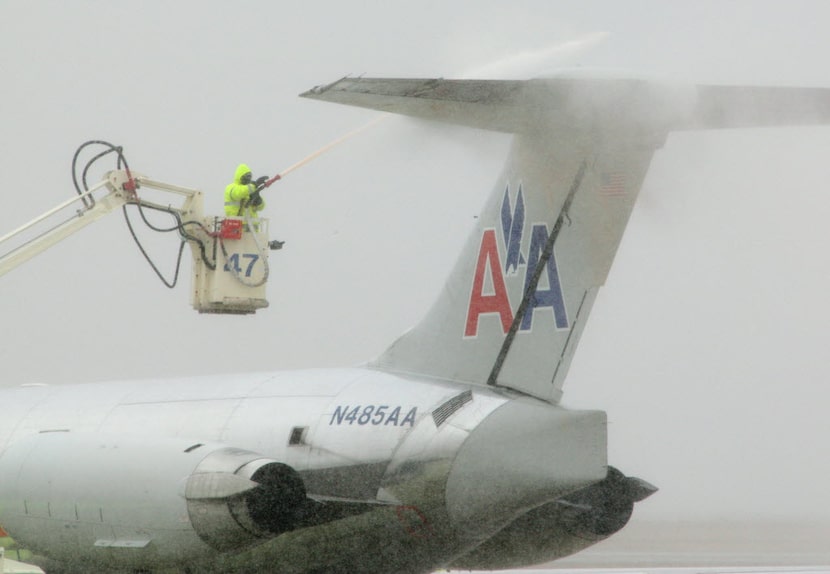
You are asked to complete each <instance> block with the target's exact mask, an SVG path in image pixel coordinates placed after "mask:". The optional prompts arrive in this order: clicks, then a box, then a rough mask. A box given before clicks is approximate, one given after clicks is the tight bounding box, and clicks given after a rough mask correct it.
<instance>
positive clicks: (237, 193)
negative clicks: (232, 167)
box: [225, 163, 268, 219]
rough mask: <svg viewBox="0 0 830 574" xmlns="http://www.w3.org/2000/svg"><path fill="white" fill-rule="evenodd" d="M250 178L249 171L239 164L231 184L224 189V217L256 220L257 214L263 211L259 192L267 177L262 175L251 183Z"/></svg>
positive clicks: (263, 203)
mask: <svg viewBox="0 0 830 574" xmlns="http://www.w3.org/2000/svg"><path fill="white" fill-rule="evenodd" d="M251 177H252V176H251V169H250V168H249V167H248V166H247V165H245V164H244V163H241V164H239V167H237V168H236V173H235V174H234V176H233V183H231V184H229V185H228V186H227V187H226V188H225V215H227V216H229V217H248V218H250V219H256V218H257V213H259V212H260V211H262V210H263V209H265V201H264V200H263V199H262V196H261V195H260V194H259V190H260V189H261V187H262V185H263V184H264V183H265V182H266V181H268V176H267V175H263V176H262V177H260V178H259V179H257V180H256V181H251Z"/></svg>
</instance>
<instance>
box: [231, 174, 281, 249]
mask: <svg viewBox="0 0 830 574" xmlns="http://www.w3.org/2000/svg"><path fill="white" fill-rule="evenodd" d="M276 179H279V177H278V176H275V178H274V180H276ZM267 181H268V176H267V175H263V176H262V177H260V178H258V179H256V180H254V181H252V175H251V169H250V168H249V167H248V166H247V165H245V164H244V163H241V164H239V166H238V167H237V168H236V173H235V174H234V176H233V183H231V184H228V186H227V187H226V188H225V215H226V216H227V217H244V218H245V219H246V220H247V221H248V222H249V223H250V224H251V225H252V226H253V228H254V229H255V230H258V229H259V215H258V214H259V212H260V211H262V210H263V209H265V200H264V199H262V195H261V194H260V192H261V191H262V190H263V189H264V187H265V182H267ZM245 227H246V228H247V224H246V226H245ZM268 246H269V247H270V248H271V249H280V248H281V247H282V246H283V242H282V241H276V240H274V241H270V242H269V243H268Z"/></svg>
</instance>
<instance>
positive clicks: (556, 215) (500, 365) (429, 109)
mask: <svg viewBox="0 0 830 574" xmlns="http://www.w3.org/2000/svg"><path fill="white" fill-rule="evenodd" d="M741 90H746V89H745V88H720V87H697V88H696V87H692V86H690V87H687V88H681V89H676V88H669V87H667V86H665V85H662V84H655V83H650V82H646V81H643V80H623V79H586V78H552V79H539V80H529V81H498V80H409V79H363V78H358V79H349V78H347V79H343V80H340V81H338V82H335V83H334V84H330V85H328V86H323V87H318V88H315V89H313V90H311V91H309V92H306V93H304V94H302V95H303V96H305V97H309V98H313V99H322V100H328V101H335V102H339V103H346V104H351V105H357V106H362V107H369V108H373V109H379V110H382V111H388V112H395V113H401V114H406V115H411V116H415V117H420V118H425V119H429V120H438V121H444V122H450V123H455V124H461V125H466V126H470V127H475V128H481V129H489V130H496V131H503V132H508V133H513V134H515V136H514V140H513V144H512V149H511V151H510V154H509V157H508V159H507V163H506V165H505V167H504V170H503V172H502V174H501V175H500V177H499V178H498V180H497V181H496V184H495V186H494V188H493V190H492V192H491V194H490V196H489V199H488V200H487V202H486V205H485V207H484V211H483V213H482V214H481V216H480V217H479V218H478V224H477V226H476V228H475V229H474V230H473V232H472V234H471V235H470V237H469V238H468V240H467V242H466V244H465V246H464V248H463V250H462V251H461V254H460V256H459V259H458V261H457V263H456V265H455V267H454V268H453V271H452V273H451V274H450V277H449V278H448V280H447V282H446V285H445V287H444V289H443V290H442V292H441V294H440V296H439V298H438V300H437V301H436V302H435V304H434V305H433V307H432V309H431V310H430V311H429V312H428V313H427V315H426V316H425V317H424V318H423V320H422V321H421V322H420V323H419V324H418V325H416V326H415V327H414V328H413V329H412V330H410V331H408V332H407V333H405V334H404V335H403V336H401V337H400V338H399V339H398V340H397V341H395V343H394V344H392V345H391V346H390V347H389V348H388V349H387V350H386V351H385V352H384V353H383V354H382V355H381V356H380V357H378V358H377V359H376V360H375V361H374V362H373V363H372V366H373V367H376V368H379V369H383V370H387V371H393V372H399V373H411V374H419V375H428V376H433V377H437V378H443V379H452V380H460V381H466V382H471V383H477V384H489V385H497V386H505V387H510V388H512V389H515V390H518V391H521V392H524V393H527V394H530V395H533V396H536V397H539V398H542V399H545V400H548V401H552V402H557V401H558V400H559V398H560V396H561V388H562V384H563V381H564V379H565V375H566V373H567V371H568V367H569V365H570V362H571V359H572V357H573V355H574V351H575V349H576V346H577V343H578V341H579V338H580V335H581V333H582V330H583V329H584V326H585V322H586V320H587V318H588V315H589V313H590V310H591V307H592V305H593V302H594V299H595V297H596V295H597V291H598V289H599V287H600V286H601V285H603V283H604V282H605V279H606V277H607V275H608V272H609V269H610V266H611V262H612V260H613V258H614V254H615V253H616V250H617V247H618V245H619V243H620V240H621V238H622V234H623V231H624V229H625V225H626V223H627V221H628V218H629V215H630V213H631V210H632V207H633V205H634V201H635V199H636V197H637V193H638V192H639V189H640V186H641V184H642V181H643V179H644V177H645V174H646V172H647V170H648V166H649V163H650V161H651V157H652V155H653V152H654V150H655V149H657V148H659V147H661V146H662V144H663V142H664V141H665V138H666V136H667V134H668V133H669V131H671V130H673V129H694V128H709V127H735V126H744V125H771V124H774V123H787V120H788V116H787V115H786V114H782V113H781V110H776V108H775V106H770V105H769V104H770V101H772V100H775V101H778V100H782V98H781V97H780V95H781V94H783V92H779V91H777V90H778V89H764V90H766V92H764V93H765V94H768V95H770V94H771V95H770V97H768V98H767V99H766V100H765V102H764V103H765V104H766V106H765V107H763V108H758V109H757V110H754V111H753V108H752V106H751V105H749V106H748V105H747V103H746V100H747V98H749V99H750V100H752V98H753V94H749V93H743V92H741ZM815 95H816V94H812V93H811V94H807V96H810V97H813V96H815ZM819 95H820V97H821V98H823V99H822V102H826V101H830V98H828V96H827V94H826V91H821V93H820V94H819ZM755 96H757V93H756V94H755ZM807 96H805V97H807ZM787 98H789V99H787ZM795 99H796V100H798V98H795ZM783 100H784V101H782V104H783V107H784V108H788V106H791V107H798V108H799V110H800V111H799V110H796V111H795V112H793V114H791V116H790V117H789V120H790V121H791V122H800V120H802V119H803V120H804V121H810V122H813V121H815V120H816V118H815V117H812V116H810V117H804V118H801V115H804V112H803V109H804V108H803V106H800V107H799V106H793V104H797V103H799V102H795V101H793V98H792V94H791V93H790V94H788V95H786V97H784V98H783ZM779 107H782V106H779ZM732 108H735V110H738V111H739V112H740V114H739V115H735V114H731V113H730V110H731V109H732ZM788 109H789V108H788ZM811 109H813V110H815V111H816V112H820V115H821V118H822V120H823V121H827V119H828V118H830V106H824V107H823V108H821V109H817V108H816V107H815V106H813V108H811ZM799 114H801V115H799ZM732 118H737V119H734V120H733V119H732Z"/></svg>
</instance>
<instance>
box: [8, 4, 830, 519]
mask: <svg viewBox="0 0 830 574" xmlns="http://www.w3.org/2000/svg"><path fill="white" fill-rule="evenodd" d="M827 22H830V4H827V3H826V2H823V1H813V2H808V1H793V2H760V1H754V2H749V1H745V2H737V1H728V0H719V1H699V0H696V1H689V2H663V1H651V2H648V1H631V2H617V1H612V0H608V1H598V0H597V1H586V0H580V1H578V2H577V1H574V2H556V1H550V0H539V1H514V2H510V3H507V2H498V1H494V0H483V1H482V0H477V1H467V2H447V1H446V0H442V1H433V0H426V1H424V0H422V1H419V2H407V3H400V2H388V1H384V2H380V1H374V2H373V1H364V2H360V3H356V2H355V3H344V2H339V1H332V0H329V1H316V2H315V1H309V2H302V3H300V2H296V3H266V2H234V3H229V2H205V1H200V2H157V1H147V2H122V1H106V2H105V1H100V2H89V1H86V2H84V1H74V2H63V1H54V2H46V1H16V0H15V1H9V0H0V71H2V75H3V78H4V80H5V81H4V85H3V89H2V91H0V125H2V135H0V194H2V201H3V205H4V209H3V210H2V212H0V232H5V231H7V230H10V229H12V228H14V227H16V226H18V225H19V224H21V223H23V222H25V221H27V220H28V219H30V218H32V217H34V216H35V215H37V214H39V213H41V212H43V211H45V210H46V209H49V208H51V207H52V206H53V205H55V204H57V203H58V202H60V201H62V200H64V199H67V198H69V197H71V195H72V194H73V193H74V192H73V189H72V184H71V179H70V162H71V158H72V154H73V153H74V151H75V149H76V148H77V147H78V146H79V145H80V144H81V143H83V142H84V141H86V140H89V139H106V140H109V141H111V142H113V143H116V144H120V145H123V146H124V148H125V151H126V154H127V158H128V160H129V161H130V165H131V167H133V169H135V170H137V171H140V172H142V173H145V174H147V175H149V176H152V177H153V178H155V179H160V180H164V181H168V182H172V183H177V184H180V185H184V186H188V187H195V188H199V189H202V190H203V191H204V192H205V193H206V196H207V201H206V204H207V211H208V212H209V213H216V214H219V213H220V212H221V204H222V195H221V194H222V190H223V189H224V186H225V185H226V184H227V183H228V182H229V180H230V178H231V177H232V174H233V171H234V169H235V167H236V165H237V163H239V162H246V163H248V164H249V165H251V166H252V167H253V169H254V171H255V172H256V173H257V174H268V175H272V174H273V173H275V172H278V171H281V170H283V169H285V168H286V167H288V166H289V165H291V164H293V163H294V162H296V161H298V160H300V159H302V158H303V157H305V156H306V155H307V154H310V153H312V152H314V151H315V150H317V149H319V148H320V147H322V146H324V145H325V144H327V143H328V142H330V141H332V140H334V139H335V138H337V137H339V136H341V135H342V134H344V133H346V132H348V131H350V130H352V129H354V128H357V127H359V126H361V125H364V124H365V123H367V122H369V121H371V120H372V119H374V118H375V117H376V114H374V113H372V112H368V111H364V110H357V109H350V108H347V107H341V106H336V105H330V104H323V103H319V102H311V101H307V100H302V99H299V98H297V97H296V95H297V94H298V93H299V92H301V91H304V90H306V89H308V88H310V87H312V86H313V85H315V84H320V83H326V82H330V81H333V80H335V79H337V78H339V77H341V76H343V75H345V74H361V73H366V74H367V75H370V76H382V75H393V76H410V77H422V76H424V77H437V76H442V77H448V78H449V77H471V76H478V77H491V78H526V77H533V76H536V75H540V74H544V73H547V72H552V71H555V70H556V69H559V68H610V69H615V70H619V69H622V70H626V71H630V72H631V73H634V74H637V75H646V76H656V77H661V78H668V79H677V80H683V81H690V82H699V83H727V84H770V85H809V86H822V87H830V65H828V54H830V35H828V34H827V29H826V26H827ZM507 145H508V140H507V139H506V138H505V137H504V136H500V135H493V134H487V133H482V132H475V131H467V130H463V129H456V128H447V127H435V126H427V125H424V124H419V123H417V122H414V121H410V120H405V119H391V120H389V121H386V122H382V123H381V124H379V125H378V127H376V128H373V129H372V130H369V131H367V132H365V133H363V134H361V135H360V136H358V137H355V138H353V139H352V140H350V141H349V142H348V143H346V144H343V145H341V146H339V147H337V148H336V149H334V150H333V151H331V152H330V153H328V154H327V155H325V156H323V157H321V158H319V159H318V160H316V161H315V162H313V163H311V164H309V165H307V166H306V167H304V168H302V169H300V170H298V171H296V172H294V173H292V174H291V175H290V176H289V177H286V178H285V180H284V181H282V182H280V183H278V184H277V185H275V186H274V187H272V188H270V189H269V192H268V193H269V196H268V203H269V205H268V214H269V215H270V216H271V218H272V229H273V231H274V235H275V236H276V237H278V238H280V239H284V240H285V241H286V249H285V250H284V251H282V252H279V253H276V254H274V256H273V257H272V274H271V281H270V285H269V287H268V292H269V298H270V300H271V307H270V309H268V310H266V311H264V312H260V313H259V314H257V315H256V316H254V317H244V318H239V317H215V316H199V315H198V314H196V313H195V312H194V311H192V310H191V309H190V307H189V291H188V290H189V282H190V278H189V269H190V266H189V263H188V265H186V268H185V269H184V270H183V277H182V279H181V285H180V286H179V287H178V288H177V289H175V290H173V291H168V290H167V289H165V288H164V287H163V286H162V285H161V283H160V282H159V281H158V280H157V279H156V277H155V276H154V275H153V273H152V271H151V270H150V269H149V267H147V265H146V264H145V262H144V260H143V259H142V257H141V256H140V254H139V253H138V251H137V250H136V249H135V247H134V245H133V243H132V240H131V238H130V237H129V234H128V233H127V231H126V229H125V225H124V221H123V218H122V217H121V215H120V214H119V213H116V214H114V215H111V216H110V217H109V218H108V219H106V220H103V221H101V222H99V223H98V224H97V225H95V226H93V227H92V228H89V229H86V230H84V231H83V232H81V233H80V234H78V235H77V236H75V237H73V238H72V239H70V240H68V241H66V242H64V243H63V244H61V245H60V246H58V247H56V248H55V249H53V250H52V251H50V252H48V253H46V254H44V255H41V256H40V257H38V258H37V259H35V260H33V261H31V262H29V263H28V264H26V265H25V266H23V267H21V268H19V269H17V270H16V271H14V272H12V273H11V274H9V275H6V276H4V277H3V278H0V309H2V317H3V320H2V324H3V326H4V327H5V329H4V335H3V338H2V342H3V344H2V345H0V364H2V384H4V385H17V384H19V383H24V382H45V383H50V384H63V383H68V382H82V381H99V380H110V379H133V378H149V377H162V376H165V377H166V376H170V377H172V376H182V375H193V374H205V373H214V372H235V371H250V370H272V369H288V368H303V367H312V366H347V365H354V364H359V363H361V362H363V361H365V360H367V359H370V358H372V357H373V356H374V355H376V354H378V353H379V352H381V351H382V350H383V349H384V348H385V347H386V345H388V344H389V343H390V342H391V341H392V340H393V339H394V338H395V337H396V336H397V335H399V334H400V333H401V332H402V331H403V330H405V329H406V328H408V327H409V326H411V325H412V324H413V323H415V322H416V321H417V320H418V318H419V317H420V316H421V315H422V314H423V313H424V312H425V310H426V308H427V307H428V306H429V305H430V304H431V302H432V300H433V298H434V297H435V296H436V294H437V292H438V290H439V289H440V287H441V285H442V283H443V281H444V279H445V276H446V274H447V273H448V272H449V269H450V267H451V265H452V264H453V262H454V259H455V257H456V254H457V251H458V250H459V249H460V246H461V244H462V242H463V240H464V237H465V236H466V233H467V231H468V230H469V228H470V225H471V223H472V217H473V216H474V215H475V214H476V213H477V212H478V209H479V207H480V205H481V204H482V203H483V201H484V198H485V197H486V195H487V194H488V193H489V191H490V189H491V185H492V183H493V181H494V180H495V178H496V176H497V174H498V172H499V170H500V168H501V159H502V158H501V156H502V155H503V154H504V153H505V151H506V149H507ZM828 157H830V127H828V128H818V127H804V128H786V129H776V130H742V131H735V132H722V133H689V134H678V135H675V136H672V137H671V138H670V139H669V141H668V143H667V145H666V146H665V148H664V149H663V150H661V151H660V152H658V154H657V155H656V156H655V158H654V160H653V162H652V166H651V171H650V173H649V175H648V177H647V179H646V182H645V184H644V187H643V190H642V192H641V196H640V201H639V203H638V205H637V207H636V209H635V211H634V214H633V216H632V219H631V222H630V225H629V228H628V234H627V236H626V238H625V239H624V241H623V244H622V246H621V249H620V252H619V254H618V257H617V260H616V262H615V265H614V268H613V269H612V272H611V275H610V278H609V281H608V283H607V285H606V287H605V289H603V290H602V292H601V293H600V296H599V299H598V301H597V304H596V306H595V308H594V313H593V315H592V317H591V320H590V321H589V324H588V328H587V331H586V333H585V336H584V338H583V342H582V345H581V347H580V349H579V351H578V353H577V356H576V360H575V362H574V365H573V368H572V371H571V375H570V379H569V381H568V383H567V384H566V387H565V403H566V404H567V405H571V406H578V407H591V408H602V409H604V410H607V411H608V414H609V420H610V426H609V431H610V459H611V462H612V463H613V464H615V465H616V466H618V467H620V468H621V469H622V470H624V471H625V472H627V473H630V474H635V475H639V476H641V477H643V478H645V479H647V480H649V481H652V482H653V483H655V484H656V485H658V486H659V487H661V492H660V493H659V494H658V495H656V496H654V497H652V498H651V499H650V500H648V501H647V502H645V503H643V504H641V505H640V507H639V512H638V514H637V516H638V518H639V519H648V518H654V519H713V518H714V519H723V518H735V519H737V518H748V517H750V518H751V517H763V518H780V519H789V520H807V519H809V520H830V489H828V488H827V476H828V475H830V438H829V437H830V422H828V417H827V405H828V402H830V391H828V389H827V385H828V382H830V363H828V361H827V355H828V353H827V350H826V347H827V341H828V335H827V326H828V325H829V324H830V303H828V293H830V263H829V262H828V257H827V255H826V246H827V245H828V242H830V231H828V221H830V191H828V181H830V161H828ZM108 167H109V166H108ZM99 175H100V172H98V173H95V174H93V179H95V178H97V177H99ZM151 243H152V245H151V246H152V247H153V249H154V253H155V254H156V255H157V256H158V257H159V258H161V263H162V265H163V266H164V269H165V270H168V271H169V270H171V269H172V264H173V259H174V255H175V248H176V241H175V240H174V239H172V238H168V239H167V240H165V241H156V240H155V239H154V240H153V241H152V242H151ZM4 408H6V407H5V406H4Z"/></svg>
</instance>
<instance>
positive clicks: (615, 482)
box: [452, 466, 657, 570]
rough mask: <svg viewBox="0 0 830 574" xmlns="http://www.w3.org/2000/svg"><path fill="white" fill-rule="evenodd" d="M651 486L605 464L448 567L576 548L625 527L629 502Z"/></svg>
mask: <svg viewBox="0 0 830 574" xmlns="http://www.w3.org/2000/svg"><path fill="white" fill-rule="evenodd" d="M656 490H657V489H656V488H655V487H654V486H652V485H651V484H649V483H648V482H646V481H644V480H642V479H639V478H635V477H628V476H625V475H624V474H623V473H622V472H620V471H619V470H617V469H616V468H614V467H611V466H609V467H608V474H607V475H606V477H605V478H604V479H603V480H601V481H599V482H597V483H595V484H592V485H591V486H588V487H586V488H582V489H580V490H577V491H574V492H572V493H570V494H568V495H567V496H564V497H562V498H560V499H558V500H555V501H553V502H549V503H547V504H543V505H542V506H539V507H537V508H534V509H533V510H530V511H529V512H527V513H526V514H524V515H523V516H521V517H520V518H518V519H517V520H515V521H514V522H513V523H512V524H510V525H509V526H507V527H506V528H504V529H503V530H501V531H500V532H499V533H498V534H496V535H495V536H493V537H492V538H490V539H489V540H487V541H486V542H485V543H483V544H481V545H480V546H479V547H478V548H476V549H475V550H474V551H473V552H471V553H469V554H468V555H466V556H464V557H463V558H461V559H459V560H457V561H456V562H454V563H453V564H452V566H453V567H454V568H465V569H467V568H469V569H473V570H475V569H479V568H488V569H502V568H518V567H521V566H529V565H532V564H539V563H541V562H548V561H551V560H555V559H557V558H561V557H563V556H568V555H570V554H573V553H575V552H579V551H580V550H582V549H583V548H587V547H588V546H591V545H592V544H594V543H596V542H599V541H600V540H604V539H605V538H607V537H608V536H610V535H611V534H613V533H615V532H617V531H618V530H620V529H621V528H622V527H623V526H625V525H626V523H628V520H629V518H631V513H632V511H633V508H634V503H635V502H638V501H640V500H643V499H644V498H646V497H648V496H649V495H651V494H653V493H654V492H656Z"/></svg>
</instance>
